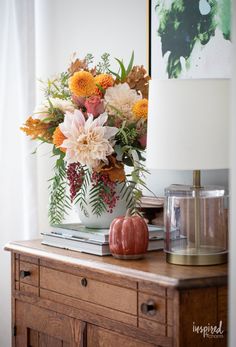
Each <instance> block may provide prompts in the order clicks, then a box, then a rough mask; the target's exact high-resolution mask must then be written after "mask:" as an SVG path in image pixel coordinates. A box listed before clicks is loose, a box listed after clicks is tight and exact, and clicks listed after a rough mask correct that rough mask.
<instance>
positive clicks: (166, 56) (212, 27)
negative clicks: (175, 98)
mask: <svg viewBox="0 0 236 347" xmlns="http://www.w3.org/2000/svg"><path fill="white" fill-rule="evenodd" d="M151 16H152V20H151V23H152V24H151V31H152V34H151V50H152V56H151V68H152V77H160V78H210V77H212V78H214V77H215V78H221V77H229V75H230V52H231V42H230V34H231V32H230V29H231V1H230V0H154V1H151Z"/></svg>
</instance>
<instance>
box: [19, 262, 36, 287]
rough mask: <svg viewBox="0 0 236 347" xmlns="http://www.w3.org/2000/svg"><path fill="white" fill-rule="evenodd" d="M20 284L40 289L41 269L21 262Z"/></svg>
mask: <svg viewBox="0 0 236 347" xmlns="http://www.w3.org/2000/svg"><path fill="white" fill-rule="evenodd" d="M19 270H20V271H19V280H20V284H22V283H24V284H28V285H31V286H36V287H38V285H39V267H38V265H36V264H32V263H28V262H25V261H20V269H19Z"/></svg>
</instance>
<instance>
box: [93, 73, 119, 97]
mask: <svg viewBox="0 0 236 347" xmlns="http://www.w3.org/2000/svg"><path fill="white" fill-rule="evenodd" d="M94 80H95V84H98V85H99V86H101V87H102V89H107V88H109V87H112V86H113V84H114V79H113V78H112V76H111V75H107V74H104V73H102V74H100V75H97V76H95V77H94ZM95 94H97V95H100V96H102V92H101V90H100V89H99V88H98V87H97V86H96V89H95Z"/></svg>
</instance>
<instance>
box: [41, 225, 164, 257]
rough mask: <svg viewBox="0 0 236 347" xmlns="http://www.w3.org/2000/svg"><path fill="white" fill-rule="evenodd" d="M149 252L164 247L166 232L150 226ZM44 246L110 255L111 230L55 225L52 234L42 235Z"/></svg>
mask: <svg viewBox="0 0 236 347" xmlns="http://www.w3.org/2000/svg"><path fill="white" fill-rule="evenodd" d="M148 229H149V245H148V250H149V251H154V250H159V249H163V247H164V230H163V228H161V227H157V226H155V225H149V226H148ZM42 237H43V238H42V244H44V245H49V246H54V247H59V248H64V249H70V250H72V251H80V252H84V253H90V254H96V255H101V256H102V255H110V254H111V253H110V249H109V229H90V228H86V227H85V226H84V225H82V224H72V223H69V224H58V225H54V226H53V227H52V228H51V230H50V232H47V233H42Z"/></svg>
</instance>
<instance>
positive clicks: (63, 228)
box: [50, 223, 164, 242]
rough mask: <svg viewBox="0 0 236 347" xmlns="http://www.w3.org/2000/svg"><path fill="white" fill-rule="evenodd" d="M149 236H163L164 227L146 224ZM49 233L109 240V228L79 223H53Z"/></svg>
mask: <svg viewBox="0 0 236 347" xmlns="http://www.w3.org/2000/svg"><path fill="white" fill-rule="evenodd" d="M148 230H149V238H150V239H159V238H163V235H164V229H163V228H162V227H158V226H155V225H148ZM50 233H51V234H53V235H58V236H65V237H72V236H73V237H76V238H78V239H82V240H85V241H100V242H108V241H109V229H93V228H87V227H85V226H84V225H83V224H81V223H67V224H55V225H53V226H52V228H51V230H50Z"/></svg>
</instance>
